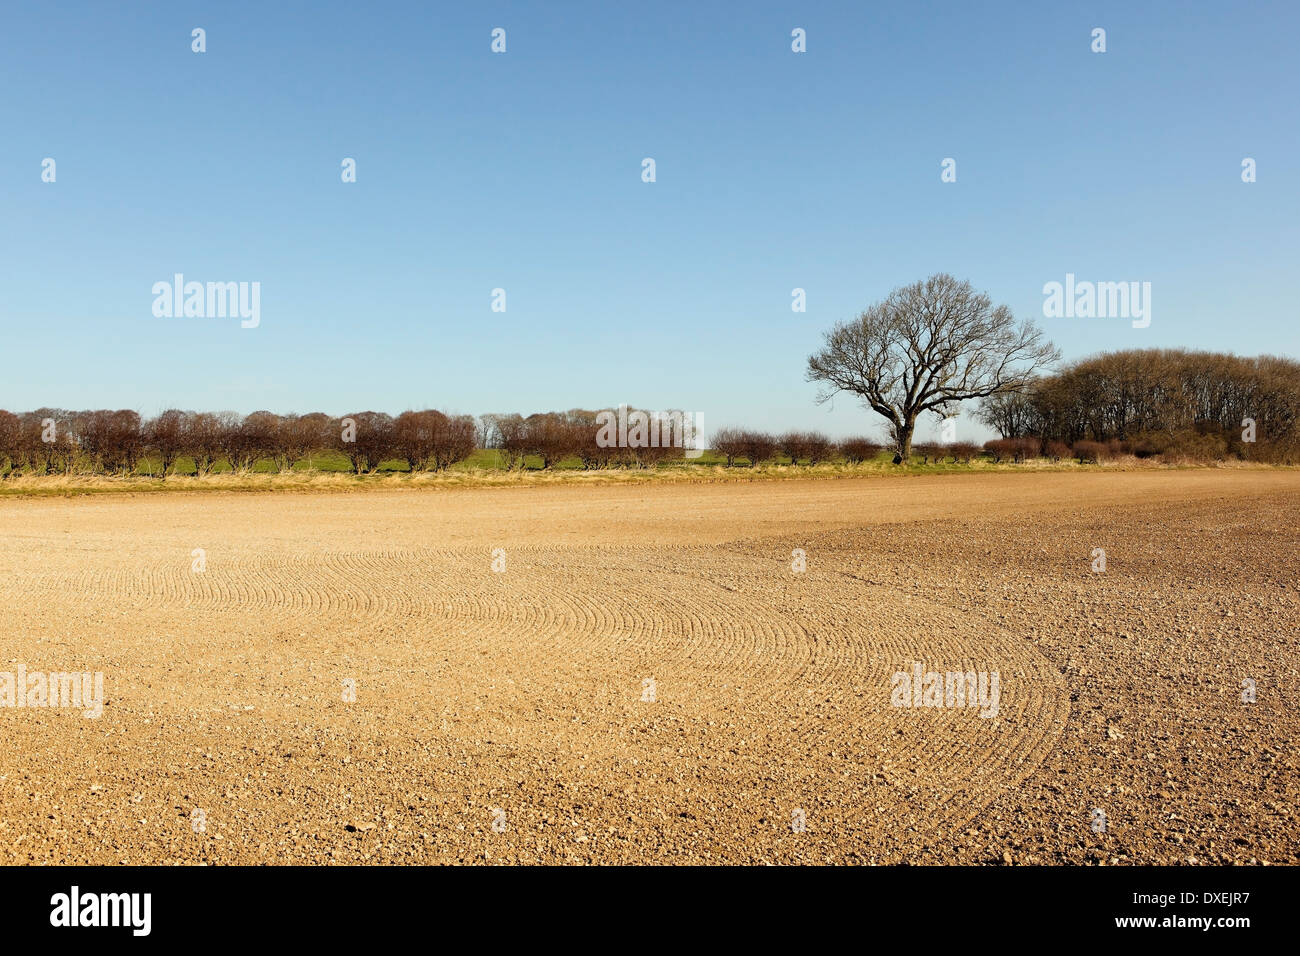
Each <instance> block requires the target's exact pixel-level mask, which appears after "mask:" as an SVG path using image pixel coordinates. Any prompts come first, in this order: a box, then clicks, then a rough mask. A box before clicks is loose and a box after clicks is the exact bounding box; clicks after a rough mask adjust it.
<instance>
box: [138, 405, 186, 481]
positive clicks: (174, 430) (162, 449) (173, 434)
mask: <svg viewBox="0 0 1300 956" xmlns="http://www.w3.org/2000/svg"><path fill="white" fill-rule="evenodd" d="M186 419H187V416H186V414H185V413H184V412H183V411H181V410H180V409H178V408H169V409H167V410H166V411H165V412H162V413H161V414H160V415H159V416H158V417H157V418H155V419H153V420H152V421H151V422H149V424H148V426H147V427H146V429H145V432H146V435H147V437H148V441H149V444H150V445H151V446H152V447H153V449H154V451H156V452H157V453H158V457H159V458H161V459H162V477H164V478H166V477H167V473H168V472H169V471H171V470H172V468H173V467H174V466H175V464H176V459H177V457H178V456H180V455H181V454H182V453H183V452H184V451H185V427H186Z"/></svg>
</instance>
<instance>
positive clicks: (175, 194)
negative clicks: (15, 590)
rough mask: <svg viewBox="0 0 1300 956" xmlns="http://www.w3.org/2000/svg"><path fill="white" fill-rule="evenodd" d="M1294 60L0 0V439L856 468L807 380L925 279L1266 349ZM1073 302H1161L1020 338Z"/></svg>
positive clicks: (674, 7) (840, 26) (1279, 296)
mask: <svg viewBox="0 0 1300 956" xmlns="http://www.w3.org/2000/svg"><path fill="white" fill-rule="evenodd" d="M196 27H201V28H203V29H204V30H205V31H206V46H207V51H206V52H205V53H201V54H200V53H194V52H192V50H191V44H192V38H191V31H192V30H193V29H194V28H196ZM496 27H501V28H504V29H505V31H506V52H505V53H504V54H495V53H493V52H492V51H491V42H492V37H491V32H492V30H493V28H496ZM1096 27H1101V28H1104V29H1105V30H1106V47H1107V49H1106V52H1105V53H1094V52H1092V49H1091V46H1092V36H1091V34H1092V30H1093V29H1094V28H1096ZM795 28H802V29H803V30H805V31H806V35H807V41H806V43H807V52H805V53H795V52H793V51H792V50H791V43H792V39H791V31H792V30H793V29H795ZM1297 36H1300V4H1296V3H1294V2H1279V3H1267V4H1266V3H1239V2H1231V3H1227V2H1225V3H1191V4H1189V3H1140V4H1135V3H1131V2H1115V3H1087V4H1082V3H1080V4H1058V3H1042V2H1026V3H1017V4H1001V5H997V4H973V3H958V2H952V3H912V2H909V3H899V4H875V3H872V4H868V3H862V2H845V3H804V2H800V3H780V4H778V3H762V2H759V3H744V4H741V3H734V4H722V3H707V2H693V3H692V2H683V3H671V2H669V3H654V4H625V3H608V2H599V3H577V2H545V3H542V2H534V3H527V4H524V3H520V4H505V3H462V4H455V5H453V4H434V3H415V2H412V3H312V4H308V3H302V4H291V3H281V2H276V3H268V2H256V3H228V2H222V3H215V2H214V3H184V2H179V3H114V4H105V3H98V2H94V3H92V2H86V3H59V4H52V3H45V2H41V3H8V2H7V3H6V4H5V6H4V11H3V26H2V27H0V129H2V130H3V136H0V179H2V180H3V182H4V189H3V190H0V219H2V220H3V223H4V228H3V232H2V233H0V290H2V291H3V296H0V327H2V328H3V333H4V335H3V354H4V356H5V359H6V361H5V362H4V363H3V368H4V374H3V376H0V407H5V408H9V409H11V410H24V409H29V408H35V407H38V406H41V405H55V406H62V407H69V408H86V407H110V408H134V409H137V410H138V411H140V412H141V413H142V414H145V415H151V414H154V413H156V412H157V411H159V410H161V409H163V408H166V407H170V406H180V407H186V408H201V409H226V408H229V409H234V410H237V411H241V412H248V411H252V410H254V409H258V408H269V409H271V410H273V411H280V412H284V411H299V412H306V411H312V410H321V411H327V412H331V413H334V414H342V413H346V412H350V411H357V410H361V409H363V408H374V409H379V410H384V411H389V412H393V413H396V412H399V411H402V410H403V409H406V408H410V407H430V406H432V407H438V408H443V409H445V410H449V411H457V412H473V413H479V412H487V411H520V412H524V413H529V412H533V411H542V410H549V409H565V408H570V407H575V406H582V407H589V408H597V407H607V406H612V405H616V404H618V403H620V402H629V403H632V404H635V405H639V406H640V407H644V408H652V409H655V408H684V409H687V410H692V411H698V412H700V413H702V415H703V416H704V423H705V426H706V430H707V431H712V430H713V428H715V427H717V426H719V425H722V424H748V425H753V426H759V427H766V428H771V429H784V428H787V427H796V426H799V427H818V428H822V429H824V430H826V431H828V432H830V433H831V434H833V435H844V434H848V433H851V432H855V431H862V430H864V429H866V428H868V427H872V428H874V427H875V426H876V424H877V422H878V419H877V418H876V417H875V416H874V415H871V413H869V412H865V411H863V410H861V409H860V408H859V406H858V405H857V404H856V403H855V402H854V401H853V400H852V399H851V398H849V397H847V396H842V397H841V398H840V399H838V400H837V401H836V403H835V407H834V408H833V409H829V408H826V407H819V406H817V405H815V404H814V396H815V393H816V387H815V386H814V385H811V384H808V383H806V382H804V380H803V372H804V367H805V363H806V359H807V356H808V354H809V353H810V352H811V351H813V350H815V349H816V348H817V347H818V345H819V342H820V338H821V333H822V331H823V330H824V329H825V328H827V327H829V326H830V325H831V324H832V323H834V322H836V321H839V320H844V319H848V318H851V317H852V316H854V315H855V314H856V313H858V312H859V311H861V310H862V309H863V308H864V307H866V306H867V305H869V304H871V303H872V302H874V301H877V300H878V299H880V298H882V297H883V296H884V295H886V294H887V293H888V292H889V290H890V289H891V288H893V287H895V286H897V285H901V284H905V283H908V282H912V281H915V280H917V279H920V278H923V277H925V276H926V275H929V274H931V273H934V272H940V271H944V272H951V273H953V274H954V275H956V276H958V277H961V278H966V279H969V280H970V281H971V282H972V283H973V284H974V285H975V286H976V287H977V288H979V289H982V290H986V291H987V292H989V294H990V295H992V296H993V298H994V300H995V301H997V302H1002V303H1006V304H1007V305H1009V306H1010V307H1011V308H1012V309H1013V310H1014V311H1015V313H1016V314H1017V315H1018V316H1021V317H1025V318H1033V319H1034V320H1035V321H1037V322H1039V323H1040V324H1042V325H1043V326H1044V327H1045V328H1046V331H1047V332H1048V334H1049V336H1050V337H1051V338H1052V340H1053V341H1055V342H1056V343H1057V344H1058V345H1060V346H1061V347H1062V349H1063V350H1064V352H1065V354H1066V356H1067V358H1071V357H1080V356H1082V355H1086V354H1090V353H1092V352H1095V351H1099V350H1103V349H1118V348H1130V347H1147V346H1161V347H1167V346H1185V347H1190V348H1205V349H1220V350H1229V351H1234V352H1237V353H1239V354H1257V353H1261V352H1270V353H1281V354H1287V355H1292V356H1295V355H1297V354H1298V353H1300V332H1298V331H1297V329H1298V326H1297V321H1296V319H1297V305H1296V298H1295V292H1294V285H1295V280H1294V277H1295V275H1296V272H1297V265H1298V263H1300V241H1298V232H1297V230H1298V226H1297V222H1298V217H1297V213H1298V212H1300V201H1298V199H1297V197H1298V196H1300V190H1298V189H1297V185H1298V184H1300V125H1298V124H1297V115H1298V110H1297V101H1298V96H1297V94H1300V84H1298V83H1297V77H1298V75H1300V67H1298V66H1297V61H1298V58H1297V57H1296V55H1295V52H1294V51H1295V44H1296V38H1297ZM46 157H49V158H53V159H54V160H55V162H56V180H55V182H53V183H47V182H42V178H41V176H42V160H43V159H45V158H46ZM345 157H351V158H354V159H355V160H356V164H357V181H356V182H355V183H343V182H342V181H341V176H340V173H341V163H342V161H343V159H344V158H345ZM645 157H651V158H653V159H654V160H655V163H656V177H657V180H656V182H654V183H645V182H643V181H642V160H643V158H645ZM948 157H951V158H953V159H955V160H956V164H957V165H956V170H957V181H956V182H954V183H944V182H941V181H940V174H941V162H942V161H943V160H944V159H945V158H948ZM1245 157H1251V158H1253V159H1254V160H1255V161H1256V164H1257V182H1254V183H1249V184H1247V183H1243V182H1242V178H1241V163H1242V160H1243V158H1245ZM177 272H180V273H183V274H184V275H185V277H186V279H187V280H196V281H202V282H207V281H221V282H227V281H257V282H260V283H261V312H260V325H259V326H258V327H257V328H255V329H243V328H241V327H240V323H239V321H238V320H237V319H219V318H190V319H184V318H156V317H155V316H154V315H153V312H152V309H151V306H152V304H153V299H154V296H153V293H152V291H151V290H152V286H153V284H154V283H155V282H158V281H170V280H171V277H172V276H173V274H174V273H177ZM1066 273H1074V274H1075V275H1077V276H1078V277H1079V279H1081V280H1084V279H1088V280H1095V281H1128V280H1133V281H1147V282H1150V283H1151V286H1152V301H1151V318H1152V321H1151V325H1150V327H1149V328H1146V329H1134V328H1132V327H1131V323H1130V322H1129V321H1127V320H1123V319H1078V318H1071V319H1066V318H1056V319H1047V318H1044V317H1043V299H1044V296H1043V291H1042V289H1043V285H1044V284H1045V283H1047V282H1052V281H1064V278H1065V275H1066ZM796 287H800V288H803V289H805V290H806V294H807V311H806V312H804V313H796V312H793V311H792V310H791V290H792V289H794V288H796ZM494 288H504V289H505V290H506V306H507V309H506V311H505V312H504V313H500V312H493V311H492V310H491V301H492V299H491V297H492V290H493V289H494ZM968 434H970V433H968ZM972 437H973V436H972Z"/></svg>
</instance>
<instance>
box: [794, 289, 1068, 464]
mask: <svg viewBox="0 0 1300 956" xmlns="http://www.w3.org/2000/svg"><path fill="white" fill-rule="evenodd" d="M1060 357H1061V353H1060V351H1059V350H1058V349H1057V348H1056V347H1055V346H1053V345H1052V344H1051V343H1050V342H1048V341H1046V340H1045V339H1044V338H1043V333H1042V331H1041V330H1039V329H1038V328H1037V327H1035V326H1034V325H1033V323H1031V322H1028V321H1026V322H1023V323H1017V322H1016V319H1015V317H1014V316H1013V315H1012V314H1011V310H1010V309H1009V308H1007V307H1006V306H1005V305H998V306H995V305H994V304H993V301H992V300H991V299H990V298H989V297H988V296H987V295H986V294H984V293H982V292H976V291H975V290H974V289H973V288H971V284H970V283H969V282H964V281H960V280H958V279H954V278H953V277H952V276H950V275H945V274H942V273H941V274H939V275H933V276H931V277H930V278H928V279H924V280H922V281H920V282H916V283H913V284H912V285H908V286H903V287H902V288H899V289H895V290H894V291H893V292H891V293H890V294H889V297H888V298H886V299H885V300H884V301H883V302H878V303H876V304H875V305H873V306H871V307H870V308H868V309H867V310H866V311H865V312H863V313H862V314H861V315H860V316H858V317H857V318H856V319H853V320H852V321H849V322H842V323H840V324H838V325H836V326H835V327H834V328H833V329H831V330H830V331H829V332H827V333H826V344H825V346H824V347H823V348H822V350H821V351H820V352H818V353H817V354H816V355H812V356H810V357H809V358H808V374H807V378H808V381H810V382H821V383H822V385H823V386H824V387H823V389H822V391H821V393H820V394H819V395H818V397H817V400H818V402H826V401H829V400H830V399H831V398H832V397H834V396H835V395H837V394H838V393H840V392H851V393H853V394H854V395H857V396H858V397H859V398H860V399H861V400H862V403H863V405H864V406H866V407H867V408H870V409H871V410H872V411H874V412H876V413H877V414H879V415H881V416H882V417H884V419H885V420H886V421H887V422H889V430H890V436H891V437H892V438H893V440H894V444H895V446H896V447H897V450H898V453H899V455H901V456H902V458H903V460H904V461H906V460H907V459H908V457H909V456H910V455H911V452H912V434H913V432H915V430H916V420H917V418H918V417H920V415H921V414H922V413H923V412H933V413H935V414H936V415H940V416H945V415H948V414H950V413H951V412H952V411H953V406H954V405H956V403H958V402H962V401H966V400H968V399H974V398H987V397H988V396H990V395H997V394H1000V393H1003V392H1014V391H1020V390H1022V389H1024V388H1026V387H1028V385H1029V383H1030V382H1031V381H1032V380H1033V378H1034V375H1035V374H1036V373H1037V372H1038V371H1039V370H1041V369H1043V368H1045V367H1046V366H1048V365H1051V364H1052V363H1054V362H1056V361H1057V360H1058V359H1059V358H1060Z"/></svg>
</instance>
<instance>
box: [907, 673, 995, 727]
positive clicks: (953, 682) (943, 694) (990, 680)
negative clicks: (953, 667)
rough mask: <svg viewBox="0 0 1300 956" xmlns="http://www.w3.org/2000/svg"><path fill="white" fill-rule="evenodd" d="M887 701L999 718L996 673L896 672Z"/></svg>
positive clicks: (908, 705)
mask: <svg viewBox="0 0 1300 956" xmlns="http://www.w3.org/2000/svg"><path fill="white" fill-rule="evenodd" d="M891 686H892V688H893V690H892V692H891V693H890V698H889V702H890V703H891V704H893V705H894V706H895V707H918V708H919V707H978V708H979V709H980V714H979V715H980V716H981V717H996V716H997V715H998V700H999V699H1000V698H1001V691H1000V676H999V674H998V672H997V671H993V672H992V673H989V672H988V671H978V672H976V671H926V670H925V669H924V668H923V667H922V666H921V662H920V661H913V662H912V672H911V673H910V674H909V673H908V672H907V671H895V672H894V678H893V681H892V683H891Z"/></svg>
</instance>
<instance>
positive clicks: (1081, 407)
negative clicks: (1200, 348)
mask: <svg viewBox="0 0 1300 956" xmlns="http://www.w3.org/2000/svg"><path fill="white" fill-rule="evenodd" d="M978 417H979V418H980V420H981V421H983V422H984V424H986V425H988V426H989V427H990V428H994V429H996V430H997V431H998V432H999V433H1000V434H1001V435H1002V436H1003V438H1004V439H1023V438H1031V437H1032V438H1034V439H1037V440H1039V441H1040V442H1041V443H1042V444H1043V446H1044V447H1045V446H1046V444H1047V443H1052V444H1054V445H1063V446H1068V447H1070V448H1071V449H1073V448H1074V447H1075V446H1076V445H1078V444H1079V443H1081V442H1083V443H1086V444H1085V447H1086V448H1089V449H1091V450H1093V451H1095V448H1093V447H1092V446H1094V445H1096V446H1102V447H1104V448H1105V449H1107V451H1108V452H1109V453H1110V454H1115V453H1131V454H1135V455H1137V456H1138V457H1152V456H1155V455H1170V456H1180V457H1188V458H1197V459H1222V458H1227V457H1240V458H1250V459H1254V460H1259V461H1283V462H1290V461H1296V460H1300V362H1297V361H1295V360H1294V359H1288V358H1282V357H1276V356H1260V357H1256V358H1248V357H1240V356H1236V355H1230V354H1225V353H1221V352H1192V351H1188V350H1185V349H1132V350H1126V351H1118V352H1107V353H1103V354H1101V355H1096V356H1092V357H1090V358H1086V359H1082V360H1079V361H1076V362H1072V363H1070V364H1068V365H1066V366H1065V367H1063V368H1061V369H1060V370H1058V371H1057V372H1055V373H1054V374H1051V375H1045V376H1041V377H1037V378H1035V379H1033V380H1032V381H1030V382H1028V383H1027V384H1026V385H1025V386H1024V387H1023V388H1021V389H1019V390H1015V391H1008V392H1004V393H1001V394H997V395H994V396H991V397H988V398H986V399H985V400H984V401H983V403H982V405H981V407H980V411H979V416H978Z"/></svg>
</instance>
